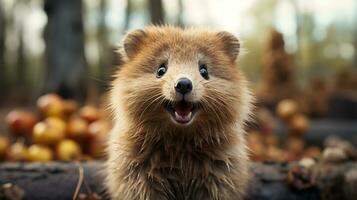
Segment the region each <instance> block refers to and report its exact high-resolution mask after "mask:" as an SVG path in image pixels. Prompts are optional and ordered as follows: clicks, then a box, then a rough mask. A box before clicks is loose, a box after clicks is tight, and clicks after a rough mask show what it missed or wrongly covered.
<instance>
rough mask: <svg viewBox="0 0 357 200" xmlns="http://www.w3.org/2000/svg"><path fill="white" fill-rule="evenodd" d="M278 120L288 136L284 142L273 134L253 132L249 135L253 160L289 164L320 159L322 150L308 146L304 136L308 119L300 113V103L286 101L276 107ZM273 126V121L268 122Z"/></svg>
mask: <svg viewBox="0 0 357 200" xmlns="http://www.w3.org/2000/svg"><path fill="white" fill-rule="evenodd" d="M276 114H277V116H278V118H279V119H280V120H281V121H282V122H283V123H284V124H285V125H286V126H287V128H288V134H287V135H286V138H285V139H284V140H282V141H280V140H279V138H278V136H277V135H276V134H275V133H274V132H273V130H272V129H269V130H268V131H265V132H264V131H252V132H250V133H249V135H248V145H249V147H250V149H251V150H252V154H251V158H252V159H253V160H271V161H277V162H289V161H295V160H299V159H301V158H303V157H312V158H319V157H321V154H322V152H321V151H322V150H321V148H320V147H317V146H307V145H306V143H305V141H304V139H303V136H304V134H306V132H307V130H308V128H309V120H308V118H307V117H306V116H305V115H304V114H303V113H302V112H301V111H300V109H299V106H298V103H297V102H296V101H294V100H291V99H285V100H282V101H280V102H279V103H278V105H277V107H276ZM267 123H268V124H270V125H271V124H273V122H272V121H269V122H267Z"/></svg>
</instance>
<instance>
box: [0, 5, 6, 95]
mask: <svg viewBox="0 0 357 200" xmlns="http://www.w3.org/2000/svg"><path fill="white" fill-rule="evenodd" d="M4 11H5V10H4V5H3V1H2V0H0V88H1V95H0V96H1V97H3V96H5V94H7V83H6V67H5V27H6V25H5V23H6V20H5V13H4ZM0 100H1V98H0Z"/></svg>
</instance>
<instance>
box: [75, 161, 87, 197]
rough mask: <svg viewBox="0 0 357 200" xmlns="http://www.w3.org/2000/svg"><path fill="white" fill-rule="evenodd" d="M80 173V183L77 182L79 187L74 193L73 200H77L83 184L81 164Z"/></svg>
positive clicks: (79, 166)
mask: <svg viewBox="0 0 357 200" xmlns="http://www.w3.org/2000/svg"><path fill="white" fill-rule="evenodd" d="M77 164H78V172H79V177H78V182H77V186H76V190H75V191H74V194H73V200H76V199H77V197H78V194H79V190H80V189H81V186H82V183H83V174H84V173H83V171H84V170H83V167H82V166H81V165H80V163H79V162H78V163H77Z"/></svg>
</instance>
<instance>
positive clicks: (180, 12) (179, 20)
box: [176, 0, 183, 27]
mask: <svg viewBox="0 0 357 200" xmlns="http://www.w3.org/2000/svg"><path fill="white" fill-rule="evenodd" d="M182 15H183V2H182V0H178V13H177V22H176V24H177V25H178V26H181V27H182V26H183V19H182V18H183V16H182Z"/></svg>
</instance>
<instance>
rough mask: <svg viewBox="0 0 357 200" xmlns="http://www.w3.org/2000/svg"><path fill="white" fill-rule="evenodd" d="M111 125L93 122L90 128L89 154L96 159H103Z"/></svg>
mask: <svg viewBox="0 0 357 200" xmlns="http://www.w3.org/2000/svg"><path fill="white" fill-rule="evenodd" d="M109 131H110V124H109V123H108V122H106V121H104V120H99V121H96V122H93V123H92V124H90V125H89V126H88V133H89V135H90V141H89V152H90V154H91V155H92V156H93V157H95V158H103V156H104V152H105V148H106V140H107V135H108V133H109Z"/></svg>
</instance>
